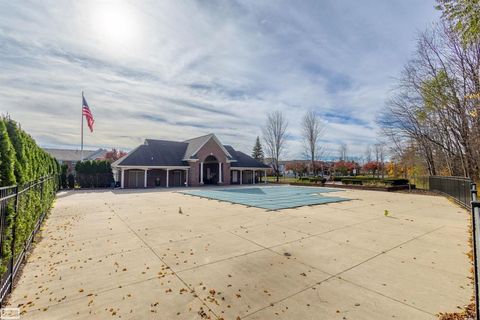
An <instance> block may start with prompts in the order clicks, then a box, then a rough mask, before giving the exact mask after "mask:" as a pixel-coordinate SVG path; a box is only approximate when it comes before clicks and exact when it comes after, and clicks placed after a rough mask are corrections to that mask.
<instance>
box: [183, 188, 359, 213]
mask: <svg viewBox="0 0 480 320" xmlns="http://www.w3.org/2000/svg"><path fill="white" fill-rule="evenodd" d="M335 191H340V190H339V189H329V188H322V187H311V188H308V187H292V186H290V187H287V186H285V187H283V186H275V187H249V188H233V187H232V188H226V189H209V190H189V191H182V192H181V193H183V194H188V195H192V196H198V197H202V198H207V199H214V200H220V201H228V202H231V203H238V204H243V205H246V206H249V207H257V208H262V209H267V210H280V209H287V208H296V207H302V206H310V205H316V204H323V203H331V202H340V201H348V200H350V199H347V198H340V197H330V196H325V195H323V194H324V193H331V192H335Z"/></svg>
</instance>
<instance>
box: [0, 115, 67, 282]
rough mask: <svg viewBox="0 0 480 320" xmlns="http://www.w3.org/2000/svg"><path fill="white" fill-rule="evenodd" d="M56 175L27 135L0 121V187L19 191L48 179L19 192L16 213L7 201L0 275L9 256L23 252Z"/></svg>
mask: <svg viewBox="0 0 480 320" xmlns="http://www.w3.org/2000/svg"><path fill="white" fill-rule="evenodd" d="M58 173H59V165H58V163H57V161H56V160H55V159H54V158H52V157H51V156H50V155H49V154H48V153H46V152H45V151H44V150H43V149H41V148H40V147H39V146H37V144H36V142H35V140H34V139H33V138H32V137H31V136H30V135H28V134H27V133H26V132H25V131H23V130H22V129H21V128H20V126H19V125H18V124H17V123H16V122H15V121H13V120H12V119H10V118H8V117H2V118H0V187H6V186H12V185H15V184H17V185H18V188H19V189H20V190H22V189H26V188H27V187H28V186H29V185H31V184H34V183H36V182H38V181H39V180H40V179H42V178H47V177H49V178H50V179H48V180H46V181H45V182H43V183H42V184H38V185H36V186H35V187H32V188H30V189H28V191H25V192H24V193H22V195H21V196H20V197H19V203H18V208H17V212H16V214H15V211H14V198H13V199H12V200H11V201H8V202H7V204H6V217H5V227H4V234H3V236H4V239H3V240H4V241H3V243H2V256H1V257H0V258H1V263H0V275H3V273H4V272H5V271H6V270H7V264H8V263H9V262H10V259H11V257H12V254H14V256H15V257H17V256H18V254H19V253H20V252H21V251H22V250H23V246H24V244H25V242H26V241H27V239H28V238H29V237H30V235H31V233H32V231H33V230H34V228H35V225H36V223H37V221H38V220H39V218H40V216H41V215H42V214H43V213H45V212H47V211H48V209H50V207H51V205H52V203H53V201H54V199H55V193H56V190H57V188H58ZM13 230H15V248H14V252H13V253H12V239H13Z"/></svg>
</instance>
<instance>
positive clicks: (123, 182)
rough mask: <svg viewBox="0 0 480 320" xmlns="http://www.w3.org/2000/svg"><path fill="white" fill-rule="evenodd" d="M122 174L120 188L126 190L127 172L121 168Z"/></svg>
mask: <svg viewBox="0 0 480 320" xmlns="http://www.w3.org/2000/svg"><path fill="white" fill-rule="evenodd" d="M120 172H121V179H122V180H120V188H122V189H123V188H124V187H125V170H123V168H120Z"/></svg>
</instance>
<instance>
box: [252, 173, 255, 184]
mask: <svg viewBox="0 0 480 320" xmlns="http://www.w3.org/2000/svg"><path fill="white" fill-rule="evenodd" d="M252 176H253V184H255V170H252Z"/></svg>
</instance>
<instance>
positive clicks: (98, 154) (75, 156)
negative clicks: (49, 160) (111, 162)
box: [43, 148, 107, 175]
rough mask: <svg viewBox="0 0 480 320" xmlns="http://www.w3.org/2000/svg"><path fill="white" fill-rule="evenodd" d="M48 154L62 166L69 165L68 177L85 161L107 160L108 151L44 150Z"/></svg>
mask: <svg viewBox="0 0 480 320" xmlns="http://www.w3.org/2000/svg"><path fill="white" fill-rule="evenodd" d="M43 150H45V151H46V152H48V153H49V154H50V155H51V156H52V157H54V158H55V159H57V161H58V163H59V164H60V165H64V164H66V165H67V175H68V174H70V173H74V172H75V164H76V163H77V162H79V161H82V156H83V160H102V159H104V158H105V155H106V153H107V150H105V149H97V150H83V155H82V151H80V150H78V149H77V150H73V149H52V148H43Z"/></svg>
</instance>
